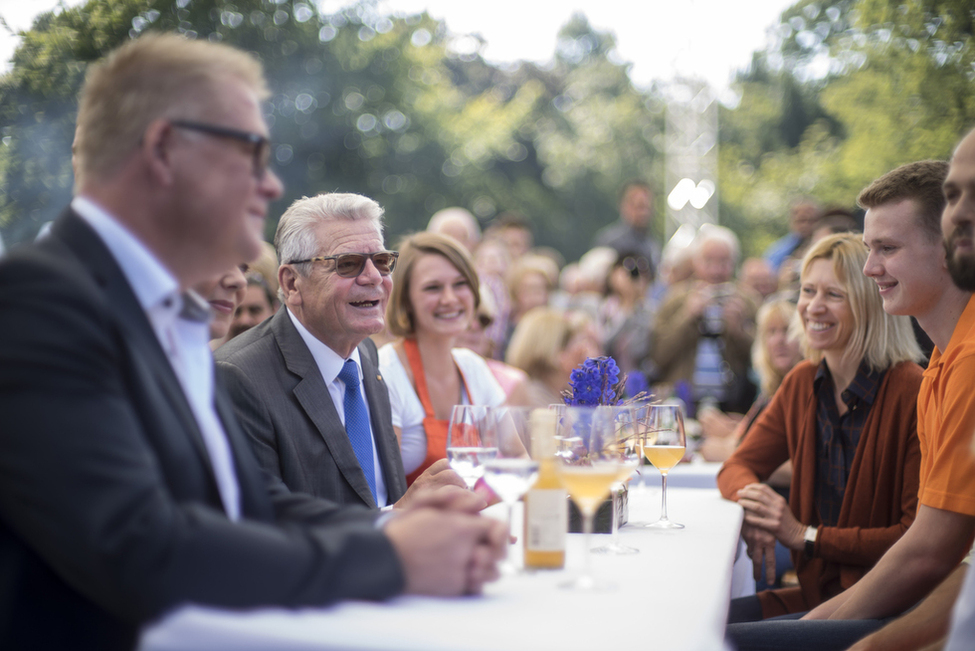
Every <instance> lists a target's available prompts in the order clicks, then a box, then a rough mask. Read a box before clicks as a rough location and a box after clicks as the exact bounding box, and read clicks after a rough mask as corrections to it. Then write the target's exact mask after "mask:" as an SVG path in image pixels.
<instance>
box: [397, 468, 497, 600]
mask: <svg viewBox="0 0 975 651" xmlns="http://www.w3.org/2000/svg"><path fill="white" fill-rule="evenodd" d="M438 464H441V462H440V461H438V462H437V463H435V464H433V465H432V466H431V467H430V468H429V469H428V470H430V471H432V472H430V473H429V475H428V477H427V481H423V482H421V481H420V480H419V479H418V480H417V481H416V482H414V484H413V486H411V487H410V489H409V490H408V491H407V494H406V495H404V496H403V498H402V499H401V500H400V501H399V502H397V504H396V508H395V511H396V512H397V515H396V516H395V517H393V518H391V519H390V520H389V521H388V522H387V524H386V525H385V527H384V529H383V530H384V532H385V533H386V536H387V537H388V538H389V539H390V542H392V544H393V547H394V548H395V549H396V553H397V555H398V556H399V559H400V562H401V564H402V566H403V574H404V576H405V580H406V585H405V588H404V591H405V592H407V593H411V594H427V595H439V596H452V595H461V594H479V593H480V592H481V590H482V589H483V587H484V584H485V583H488V582H490V581H494V580H496V579H497V578H498V568H497V563H498V561H500V560H501V559H503V558H504V557H505V554H506V553H507V549H508V527H507V525H506V524H505V523H503V522H500V521H498V520H496V519H494V518H489V517H482V516H480V515H479V512H480V511H481V510H482V509H483V508H485V507H486V506H487V502H486V501H485V499H484V498H483V497H482V496H480V495H478V494H477V493H474V492H472V491H470V490H468V489H467V485H466V484H464V482H463V480H461V479H460V477H459V476H457V475H456V473H454V472H453V471H450V470H449V467H448V466H447V462H446V460H443V463H442V464H441V466H440V467H438ZM424 475H427V473H424ZM421 478H422V476H421ZM458 483H459V485H458Z"/></svg>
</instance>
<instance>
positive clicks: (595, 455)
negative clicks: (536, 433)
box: [556, 406, 633, 590]
mask: <svg viewBox="0 0 975 651" xmlns="http://www.w3.org/2000/svg"><path fill="white" fill-rule="evenodd" d="M632 427H633V410H632V408H630V407H610V406H605V407H570V406H567V407H564V408H563V409H562V410H561V413H560V416H559V423H558V428H557V432H556V436H557V437H558V438H559V442H560V444H561V445H560V449H559V459H560V461H561V463H560V465H559V469H558V470H559V478H560V480H561V481H562V485H563V486H564V487H565V490H566V492H568V493H569V496H570V497H571V498H572V501H573V502H575V504H576V506H577V507H579V512H580V513H581V515H582V531H583V534H584V535H585V547H584V549H585V550H586V553H585V554H584V557H585V561H584V570H583V573H582V574H581V575H580V576H579V577H577V578H576V579H574V580H573V581H571V582H569V583H566V584H563V586H562V587H565V588H570V589H577V590H604V589H607V588H608V587H610V586H608V585H607V584H606V583H604V582H600V581H597V580H596V579H595V578H594V577H593V575H592V563H591V558H592V554H589V553H588V550H589V546H590V542H591V538H592V523H593V517H594V516H595V515H596V511H597V509H598V508H599V505H600V504H601V503H602V501H603V500H604V499H606V496H607V495H608V494H609V490H610V486H612V485H613V483H614V482H616V481H618V480H619V475H620V466H621V465H622V460H621V454H620V450H621V446H620V438H621V437H622V436H624V435H625V434H624V432H628V431H630V430H631V429H632Z"/></svg>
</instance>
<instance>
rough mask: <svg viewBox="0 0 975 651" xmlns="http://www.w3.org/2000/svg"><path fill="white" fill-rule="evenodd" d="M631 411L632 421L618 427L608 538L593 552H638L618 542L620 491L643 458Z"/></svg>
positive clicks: (634, 414) (635, 417) (635, 421)
mask: <svg viewBox="0 0 975 651" xmlns="http://www.w3.org/2000/svg"><path fill="white" fill-rule="evenodd" d="M632 413H633V421H632V422H631V423H629V424H627V423H620V427H621V428H623V429H621V431H620V437H619V440H618V443H617V444H618V445H619V454H620V469H619V474H618V475H617V477H616V479H617V481H615V482H614V483H613V486H612V487H611V488H610V495H611V498H612V501H613V511H612V518H610V522H611V523H612V525H611V529H610V531H611V535H610V540H609V542H608V543H606V544H605V545H601V546H599V547H596V548H594V549H593V550H592V552H593V553H594V554H617V555H624V554H639V553H640V550H639V549H637V548H636V547H630V546H629V545H624V544H623V543H621V542H620V528H619V524H618V519H617V510H618V508H619V494H620V491H622V490H623V486H624V484H625V482H626V481H628V480H629V479H630V477H631V476H632V475H633V472H634V471H636V470H637V469H638V468H639V467H640V462H641V461H642V460H643V448H642V446H641V437H642V432H641V431H640V430H639V428H638V424H637V412H636V410H634V411H633V412H632Z"/></svg>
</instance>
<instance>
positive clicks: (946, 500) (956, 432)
mask: <svg viewBox="0 0 975 651" xmlns="http://www.w3.org/2000/svg"><path fill="white" fill-rule="evenodd" d="M917 435H918V439H919V440H920V443H921V481H920V488H919V490H918V503H919V504H923V505H925V506H930V507H934V508H937V509H943V510H946V511H953V512H955V513H963V514H965V515H975V456H973V455H972V437H973V435H975V296H973V297H972V298H970V299H969V300H968V306H967V307H966V308H965V311H964V312H962V315H961V318H960V319H958V323H957V324H956V325H955V330H954V332H953V333H952V334H951V340H950V341H949V342H948V346H947V347H946V348H945V350H944V352H941V351H940V350H938V349H937V348H935V349H934V352H933V353H932V354H931V362H930V363H929V364H928V368H927V369H926V370H925V371H924V378H923V380H922V381H921V390H920V392H919V393H918V397H917Z"/></svg>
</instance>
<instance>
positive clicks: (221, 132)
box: [170, 120, 271, 180]
mask: <svg viewBox="0 0 975 651" xmlns="http://www.w3.org/2000/svg"><path fill="white" fill-rule="evenodd" d="M170 124H171V125H173V126H174V127H176V128H178V129H188V130H190V131H199V132H200V133H205V134H207V135H210V136H216V137H218V138H231V139H233V140H237V141H239V142H244V143H247V144H249V145H251V147H252V148H253V156H254V161H253V166H254V177H255V178H257V179H258V180H260V179H263V178H264V173H265V172H267V164H268V161H270V159H271V141H270V140H268V139H267V138H265V137H264V136H262V135H260V134H257V133H251V132H249V131H240V130H238V129H230V128H227V127H219V126H217V125H215V124H204V123H202V122H191V121H189V120H172V121H171V122H170Z"/></svg>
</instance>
